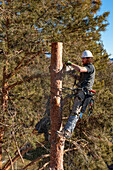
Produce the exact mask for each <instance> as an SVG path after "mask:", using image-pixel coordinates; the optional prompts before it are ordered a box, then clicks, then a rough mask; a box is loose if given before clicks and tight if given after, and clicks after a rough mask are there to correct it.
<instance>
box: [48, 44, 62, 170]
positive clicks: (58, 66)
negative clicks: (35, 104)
mask: <svg viewBox="0 0 113 170" xmlns="http://www.w3.org/2000/svg"><path fill="white" fill-rule="evenodd" d="M62 48H63V44H62V43H61V42H58V43H52V50H51V109H50V117H51V156H50V169H52V170H55V169H58V170H63V153H64V139H62V138H59V137H58V136H57V134H56V131H57V130H59V129H61V128H62V111H61V93H62Z"/></svg>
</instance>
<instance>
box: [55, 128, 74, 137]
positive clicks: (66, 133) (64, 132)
mask: <svg viewBox="0 0 113 170" xmlns="http://www.w3.org/2000/svg"><path fill="white" fill-rule="evenodd" d="M57 134H58V135H59V136H60V137H64V138H70V137H72V133H71V132H69V131H68V130H65V129H63V130H61V131H57Z"/></svg>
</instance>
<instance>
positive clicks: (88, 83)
mask: <svg viewBox="0 0 113 170" xmlns="http://www.w3.org/2000/svg"><path fill="white" fill-rule="evenodd" d="M81 59H82V64H83V66H82V67H81V66H79V65H76V64H73V63H72V62H70V61H68V62H67V63H66V65H67V66H71V67H73V69H75V70H76V71H78V72H80V75H79V76H78V75H77V76H76V78H77V79H78V83H77V92H76V94H75V98H74V104H73V107H72V113H71V115H70V116H69V118H68V121H67V123H66V125H65V126H64V128H63V130H61V131H57V134H58V135H59V136H63V137H67V138H70V137H71V136H72V133H73V130H74V128H75V126H76V123H77V121H78V120H79V117H82V114H83V113H84V112H85V110H86V108H87V105H88V103H89V101H90V100H91V97H92V92H91V90H92V86H93V84H94V79H95V67H94V65H93V64H92V61H93V60H92V59H93V55H92V53H91V52H90V51H89V50H85V51H84V52H83V53H82V57H81Z"/></svg>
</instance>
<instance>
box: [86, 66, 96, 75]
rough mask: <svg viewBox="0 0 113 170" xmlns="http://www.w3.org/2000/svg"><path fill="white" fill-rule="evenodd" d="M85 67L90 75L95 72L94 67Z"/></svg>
mask: <svg viewBox="0 0 113 170" xmlns="http://www.w3.org/2000/svg"><path fill="white" fill-rule="evenodd" d="M85 67H86V69H87V72H88V73H93V72H94V68H93V65H87V66H85Z"/></svg>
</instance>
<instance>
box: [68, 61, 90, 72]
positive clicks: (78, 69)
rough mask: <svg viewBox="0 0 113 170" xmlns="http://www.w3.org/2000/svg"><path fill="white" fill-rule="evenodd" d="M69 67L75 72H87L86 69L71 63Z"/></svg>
mask: <svg viewBox="0 0 113 170" xmlns="http://www.w3.org/2000/svg"><path fill="white" fill-rule="evenodd" d="M71 66H72V67H73V68H74V69H75V70H77V71H78V72H87V68H86V67H81V66H79V65H76V64H73V63H71Z"/></svg>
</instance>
